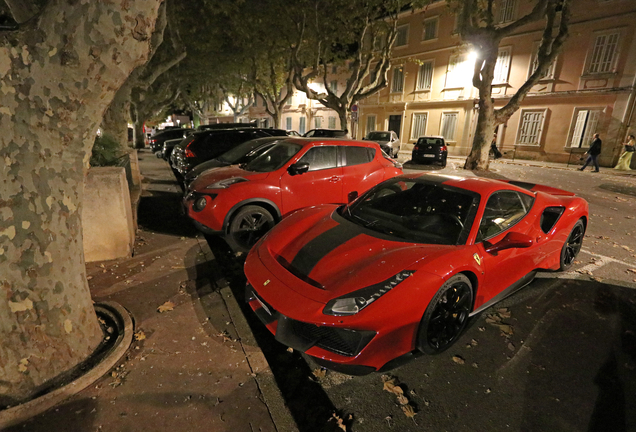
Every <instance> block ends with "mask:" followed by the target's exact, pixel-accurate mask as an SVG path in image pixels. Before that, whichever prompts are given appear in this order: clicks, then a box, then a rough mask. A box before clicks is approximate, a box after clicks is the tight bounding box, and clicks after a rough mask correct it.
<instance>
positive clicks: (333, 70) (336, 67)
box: [331, 66, 338, 74]
mask: <svg viewBox="0 0 636 432" xmlns="http://www.w3.org/2000/svg"><path fill="white" fill-rule="evenodd" d="M331 73H332V74H336V73H338V66H331Z"/></svg>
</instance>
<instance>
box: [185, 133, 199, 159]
mask: <svg viewBox="0 0 636 432" xmlns="http://www.w3.org/2000/svg"><path fill="white" fill-rule="evenodd" d="M193 141H194V138H192V139H191V140H190V142H189V143H187V144H186V146H185V156H186V157H197V155H196V154H194V152H193V151H192V150H190V144H192V142H193Z"/></svg>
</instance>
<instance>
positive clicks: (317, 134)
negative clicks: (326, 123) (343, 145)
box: [303, 129, 347, 138]
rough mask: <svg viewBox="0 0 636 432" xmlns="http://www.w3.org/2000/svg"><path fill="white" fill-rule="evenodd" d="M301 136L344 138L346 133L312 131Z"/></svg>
mask: <svg viewBox="0 0 636 432" xmlns="http://www.w3.org/2000/svg"><path fill="white" fill-rule="evenodd" d="M303 136H304V137H308V138H346V137H347V131H344V130H338V129H312V130H310V131H309V132H307V133H306V134H305V135H303Z"/></svg>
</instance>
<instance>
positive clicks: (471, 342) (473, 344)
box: [470, 339, 477, 347]
mask: <svg viewBox="0 0 636 432" xmlns="http://www.w3.org/2000/svg"><path fill="white" fill-rule="evenodd" d="M470 344H471V345H472V346H474V347H475V346H477V341H476V340H475V339H472V340H471V341H470Z"/></svg>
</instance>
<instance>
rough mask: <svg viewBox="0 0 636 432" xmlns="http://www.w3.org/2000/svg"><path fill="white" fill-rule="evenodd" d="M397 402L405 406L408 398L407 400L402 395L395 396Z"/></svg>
mask: <svg viewBox="0 0 636 432" xmlns="http://www.w3.org/2000/svg"><path fill="white" fill-rule="evenodd" d="M397 400H398V402H399V403H400V405H407V404H408V403H409V398H407V397H406V396H404V395H403V394H400V395H397Z"/></svg>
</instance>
